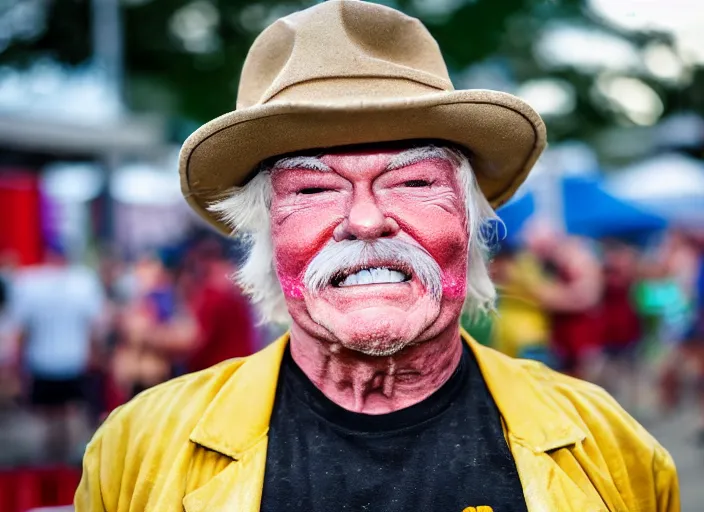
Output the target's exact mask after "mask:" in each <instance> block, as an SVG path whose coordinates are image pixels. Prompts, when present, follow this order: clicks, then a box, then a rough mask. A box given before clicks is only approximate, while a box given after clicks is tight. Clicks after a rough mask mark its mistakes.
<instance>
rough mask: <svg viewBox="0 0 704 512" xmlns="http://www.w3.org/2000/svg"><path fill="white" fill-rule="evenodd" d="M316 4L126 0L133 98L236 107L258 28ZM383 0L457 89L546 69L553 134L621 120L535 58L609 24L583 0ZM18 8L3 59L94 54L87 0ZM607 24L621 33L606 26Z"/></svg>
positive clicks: (200, 109) (578, 78) (649, 37)
mask: <svg viewBox="0 0 704 512" xmlns="http://www.w3.org/2000/svg"><path fill="white" fill-rule="evenodd" d="M3 1H4V2H5V4H4V7H3ZM94 1H95V2H100V1H105V0H94ZM116 1H117V0H116ZM312 3H313V2H311V1H306V0H291V1H283V2H282V1H277V0H260V1H258V2H256V3H254V2H250V1H243V0H122V4H121V6H120V8H121V13H122V26H123V33H124V41H123V45H124V69H125V82H124V92H125V98H126V100H127V102H128V105H129V106H130V107H131V108H132V109H134V110H135V111H141V112H144V111H147V112H149V111H159V112H165V113H167V114H168V115H170V116H171V117H174V118H179V119H188V120H190V121H192V122H194V123H200V122H203V121H206V120H209V119H211V118H213V117H216V116H218V115H220V114H222V113H224V112H227V111H229V110H232V109H233V108H234V104H235V98H236V92H237V84H238V78H239V73H240V70H241V67H242V63H243V61H244V58H245V56H246V53H247V50H248V48H249V46H250V45H251V43H252V41H253V40H254V38H255V37H256V35H257V34H258V33H259V32H260V31H261V30H262V28H264V27H265V26H266V25H267V24H268V23H269V22H270V21H273V20H274V19H276V18H277V17H279V16H282V15H285V14H287V13H289V12H292V11H295V10H298V9H300V8H303V7H306V6H308V5H311V4H312ZM384 3H387V4H392V5H393V6H395V7H398V8H401V9H402V10H404V11H405V12H408V13H409V14H412V15H415V16H418V17H419V18H421V19H422V20H423V21H424V22H425V24H426V25H427V26H428V28H429V30H430V31H431V32H432V34H433V35H434V36H435V37H436V38H437V40H438V42H439V44H440V47H441V49H442V51H443V54H444V56H445V58H446V61H447V63H448V66H449V68H450V70H451V73H452V74H453V76H454V77H455V79H456V82H458V86H459V87H464V86H467V85H468V86H473V85H474V84H473V83H472V82H471V81H469V82H468V83H465V82H467V80H466V79H465V78H463V77H465V73H466V70H467V69H468V68H471V66H473V65H475V64H477V63H487V62H490V63H493V65H496V66H498V68H500V69H501V72H502V73H503V74H504V75H505V76H506V79H507V80H508V81H509V82H510V83H513V84H520V83H522V82H524V81H526V80H530V79H534V78H543V77H548V76H549V77H554V78H559V79H561V80H564V81H566V82H567V83H569V84H571V86H572V88H573V89H574V91H575V97H576V108H575V109H574V111H573V112H571V113H570V114H569V115H565V116H561V117H556V118H553V119H548V124H549V127H550V133H551V137H552V138H553V139H560V138H566V137H575V136H580V137H585V136H589V135H590V134H593V133H595V132H598V131H600V130H603V129H604V128H607V127H610V126H615V125H618V124H619V123H622V122H624V120H623V118H622V116H619V114H618V112H613V111H611V110H610V109H608V108H604V106H603V105H601V104H600V102H599V101H596V100H595V99H594V95H593V87H594V81H595V78H596V74H597V73H596V71H594V70H579V69H574V68H570V67H564V68H556V69H555V68H550V69H548V68H546V66H545V64H544V63H541V62H540V61H539V59H537V58H536V56H535V51H534V42H535V41H536V40H537V39H538V37H539V36H540V34H541V33H542V31H543V30H544V29H545V28H546V27H547V26H549V24H554V23H555V22H558V21H561V22H572V23H576V24H579V25H581V26H586V27H597V26H599V27H601V28H602V29H604V26H603V24H601V23H600V22H599V21H598V20H596V19H594V18H593V17H592V16H590V15H589V14H588V12H587V10H586V9H585V7H584V5H583V0H500V1H497V0H399V1H397V2H393V1H392V0H388V1H386V2H384ZM21 6H24V8H25V9H29V10H31V9H34V10H35V11H36V12H35V14H36V16H35V18H36V19H35V20H34V23H35V27H34V29H33V30H25V31H24V33H21V31H20V32H17V31H15V32H13V31H10V32H11V33H10V36H9V37H6V38H5V40H4V41H3V40H2V39H0V65H2V64H5V65H8V64H9V65H13V66H23V65H27V64H28V63H31V62H33V61H35V60H36V59H40V58H51V59H54V60H58V61H60V62H63V63H66V64H69V65H79V64H81V63H83V62H85V61H87V60H88V59H89V58H90V57H91V54H92V48H91V47H92V35H91V2H90V0H48V1H46V2H41V1H40V0H0V33H1V32H2V31H3V30H2V23H3V22H4V23H5V25H8V23H12V20H10V21H8V19H7V18H8V16H16V10H17V8H18V7H21ZM13 13H14V14H13ZM3 18H5V20H3ZM25 23H26V20H25ZM605 30H607V31H611V32H616V31H615V29H612V28H609V27H605ZM620 35H621V36H623V35H624V34H620ZM627 37H628V38H629V39H630V40H631V41H632V42H633V43H634V44H635V45H636V47H643V46H644V45H645V44H647V43H649V42H652V41H653V40H654V39H656V40H662V41H664V43H666V44H669V41H668V40H667V38H666V37H664V36H662V35H658V34H645V35H633V34H628V35H627ZM3 42H4V43H5V47H4V49H3V46H2V43H3ZM480 73H481V71H480ZM701 75H702V73H694V78H695V83H696V82H697V81H699V82H701V80H702V77H701ZM645 81H646V82H647V83H649V84H650V85H651V86H652V87H653V88H654V89H655V90H656V91H657V92H658V94H659V96H660V97H661V99H662V100H663V102H664V105H665V111H666V113H667V112H668V111H671V110H676V109H683V108H697V107H702V106H704V98H702V94H701V92H697V90H702V88H697V87H688V88H687V89H686V90H682V88H677V87H672V86H665V85H663V84H661V83H659V82H657V81H656V80H653V79H651V78H648V77H646V78H645Z"/></svg>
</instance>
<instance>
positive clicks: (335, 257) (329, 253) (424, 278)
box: [303, 238, 442, 300]
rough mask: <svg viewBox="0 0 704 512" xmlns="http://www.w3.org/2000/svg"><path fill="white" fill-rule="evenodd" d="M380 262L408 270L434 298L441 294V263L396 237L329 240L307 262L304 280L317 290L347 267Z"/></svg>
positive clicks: (342, 272)
mask: <svg viewBox="0 0 704 512" xmlns="http://www.w3.org/2000/svg"><path fill="white" fill-rule="evenodd" d="M380 261H381V262H384V263H386V264H397V265H399V267H400V268H408V269H410V270H411V271H412V272H413V274H414V275H415V276H417V277H418V279H419V280H420V282H421V283H422V284H423V286H424V287H425V289H426V290H427V291H428V293H430V294H431V296H432V297H433V298H435V299H437V300H439V299H440V297H441V296H442V272H441V270H440V265H438V263H437V262H436V261H435V260H434V259H433V257H432V256H431V255H430V254H428V252H427V251H425V250H424V249H422V248H421V247H419V246H417V245H413V244H411V243H408V242H404V241H403V240H399V239H395V238H379V239H376V240H374V241H372V242H369V241H364V240H342V241H340V242H330V243H329V244H327V245H326V246H325V247H323V248H322V250H321V251H320V252H319V253H318V254H316V255H315V257H314V258H313V259H312V260H311V262H310V263H309V264H308V268H307V269H306V272H305V275H304V276H303V283H304V285H305V287H306V288H307V289H308V290H310V291H311V292H313V293H317V292H320V291H321V290H323V288H325V287H326V286H328V285H329V284H330V282H331V281H332V280H333V279H334V278H336V277H338V276H340V275H341V274H344V273H345V272H346V271H348V270H349V269H353V268H359V267H366V266H371V265H378V263H379V262H380Z"/></svg>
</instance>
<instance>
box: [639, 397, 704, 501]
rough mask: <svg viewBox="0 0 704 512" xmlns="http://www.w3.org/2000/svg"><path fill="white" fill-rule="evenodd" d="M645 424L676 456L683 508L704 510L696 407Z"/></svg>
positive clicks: (703, 459)
mask: <svg viewBox="0 0 704 512" xmlns="http://www.w3.org/2000/svg"><path fill="white" fill-rule="evenodd" d="M644 424H645V427H646V428H647V429H648V430H649V431H650V433H651V434H653V435H654V436H655V438H656V439H657V440H658V441H660V443H662V445H663V446H664V447H665V448H667V450H668V451H669V452H670V455H672V458H673V459H674V460H675V465H676V466H677V474H678V476H679V480H680V493H681V498H682V512H704V448H702V447H698V446H697V443H696V433H697V426H698V425H701V419H700V418H699V413H698V411H697V410H696V408H695V407H693V406H691V405H690V406H689V407H687V408H683V409H680V410H678V411H676V412H674V413H673V414H669V415H665V416H662V417H660V418H657V419H653V420H650V421H648V422H645V423H644Z"/></svg>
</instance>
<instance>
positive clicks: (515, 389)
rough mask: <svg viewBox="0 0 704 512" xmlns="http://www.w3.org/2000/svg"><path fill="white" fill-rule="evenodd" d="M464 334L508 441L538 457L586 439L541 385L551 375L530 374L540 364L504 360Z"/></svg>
mask: <svg viewBox="0 0 704 512" xmlns="http://www.w3.org/2000/svg"><path fill="white" fill-rule="evenodd" d="M461 332H462V337H463V339H464V340H465V341H466V342H467V343H468V344H469V346H470V348H471V349H472V352H473V353H474V356H475V357H476V359H477V363H478V364H479V369H480V370H481V372H482V376H483V377H484V381H485V382H486V385H487V387H488V389H489V392H490V393H491V396H492V397H493V399H494V402H496V406H497V407H498V409H499V412H500V413H501V416H502V418H503V420H504V423H505V425H506V431H507V434H508V436H509V437H511V438H512V439H514V440H516V441H518V442H519V443H520V444H522V445H523V446H525V447H527V448H529V449H530V450H532V451H533V452H535V453H543V452H548V451H551V450H555V449H557V448H562V447H564V446H570V445H573V444H576V443H578V442H580V441H583V440H584V439H585V438H586V435H585V433H584V431H583V430H582V429H581V428H580V427H579V425H578V424H576V423H575V422H574V421H572V419H571V418H569V417H568V416H567V415H566V414H565V413H564V412H563V410H562V409H561V408H560V406H559V405H558V404H557V402H556V401H555V400H556V399H555V397H554V396H553V394H552V393H549V388H548V387H547V386H545V385H544V382H542V381H543V380H545V379H550V376H549V374H548V375H547V376H545V375H541V376H540V377H538V376H536V375H535V374H533V373H532V372H531V371H530V366H531V365H534V364H538V363H533V362H528V361H523V362H520V361H518V360H516V359H513V358H510V357H508V356H505V355H504V354H502V353H500V352H497V351H496V350H494V349H491V348H489V347H486V346H483V345H480V344H479V343H477V342H476V341H474V340H473V339H472V338H471V337H470V336H469V334H467V332H466V331H464V329H462V331H461Z"/></svg>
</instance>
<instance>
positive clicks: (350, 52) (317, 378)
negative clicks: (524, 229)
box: [76, 0, 679, 512]
mask: <svg viewBox="0 0 704 512" xmlns="http://www.w3.org/2000/svg"><path fill="white" fill-rule="evenodd" d="M544 145H545V129H544V126H543V123H542V122H541V120H540V118H539V116H538V115H537V114H536V113H535V112H533V111H532V110H531V109H530V108H529V107H528V106H527V105H526V104H524V103H523V102H521V101H520V100H519V99H517V98H514V97H512V96H510V95H507V94H503V93H499V92H493V91H471V90H470V91H454V89H453V88H452V84H451V82H450V81H449V78H448V75H447V70H446V68H445V65H444V63H443V60H442V57H441V55H440V53H439V50H438V47H437V44H436V43H435V41H434V40H433V39H432V38H431V36H430V35H429V34H428V32H427V31H426V30H425V28H424V27H423V26H422V25H421V24H420V23H419V22H418V21H417V20H415V19H412V18H409V17H407V16H404V15H403V14H401V13H400V12H397V11H395V10H393V9H390V8H387V7H383V6H379V5H374V4H370V3H365V2H360V1H349V0H342V1H340V0H337V1H330V2H326V3H324V4H320V5H317V6H315V7H312V8H310V9H307V10H305V11H302V12H299V13H296V14H293V15H291V16H288V17H286V18H283V19H281V20H279V21H277V22H276V23H274V24H273V25H272V26H270V27H269V28H268V29H266V30H265V31H264V32H263V33H262V35H261V36H260V37H259V38H258V39H257V40H256V42H255V43H254V45H253V47H252V49H251V50H250V52H249V56H248V58H247V61H246V63H245V66H244V69H243V72H242V79H241V83H240V91H239V98H238V105H237V110H235V111H234V112H231V113H229V114H226V115H224V116H222V117H220V118H218V119H216V120H214V121H212V122H211V123H208V124H207V125H205V126H204V127H202V128H201V129H200V130H198V131H197V132H196V133H195V134H193V136H192V137H191V138H190V139H189V140H188V141H187V142H186V144H185V146H184V148H183V152H182V159H181V172H182V184H183V189H184V192H185V195H186V197H187V199H188V200H189V202H190V203H191V205H192V206H193V207H194V208H195V209H196V210H197V211H198V212H199V213H200V214H201V215H203V216H204V217H205V218H206V219H208V220H209V221H210V222H211V223H213V224H214V225H215V226H216V227H218V228H219V229H220V230H222V231H224V232H234V233H244V232H247V233H249V234H250V236H251V241H252V245H251V254H250V256H249V260H248V261H247V263H246V264H245V265H244V266H243V268H242V269H241V272H240V273H239V276H238V277H239V282H240V284H241V285H242V286H243V287H244V289H245V291H247V292H249V294H250V295H251V297H252V300H253V302H254V303H255V304H256V305H257V306H259V308H260V310H261V312H262V315H263V317H264V318H265V319H266V320H280V319H284V320H286V321H289V322H290V325H291V329H290V334H287V335H285V336H284V337H283V338H281V339H280V340H278V341H276V342H275V343H273V344H272V345H270V346H269V347H267V348H266V349H264V350H263V351H261V352H259V353H257V354H255V355H253V356H251V357H247V358H243V359H236V360H230V361H226V362H224V363H221V364H219V365H217V366H215V367H212V368H210V369H208V370H205V371H202V372H199V373H196V374H192V375H188V376H185V377H182V378H180V379H176V380H174V381H171V382H168V383H166V384H164V385H161V386H158V387H156V388H154V389H151V390H149V391H147V392H144V393H143V394H142V395H140V396H139V397H138V398H136V399H135V400H133V401H132V402H130V403H129V404H127V405H125V406H124V407H123V408H122V409H120V410H119V411H117V412H115V413H114V414H113V415H112V416H111V417H110V418H109V419H108V420H107V422H106V423H105V425H104V426H103V427H102V428H101V430H100V431H99V432H98V434H97V435H96V437H95V439H94V440H93V442H92V443H91V444H90V446H89V447H88V450H87V453H86V456H85V462H84V476H83V480H82V483H81V486H80V488H79V490H78V493H77V496H76V507H77V511H78V512H87V511H103V510H105V511H111V512H113V511H120V512H123V511H124V512H127V511H131V512H138V511H153V512H157V511H159V512H161V511H176V510H185V511H187V512H205V511H211V512H219V511H223V512H224V511H238V512H254V511H258V510H260V511H266V512H281V511H284V510H285V511H301V512H302V511H306V512H329V511H333V510H335V511H337V510H340V511H343V510H348V511H380V512H396V511H398V512H401V511H404V512H406V511H409V510H421V511H424V512H425V511H442V512H452V511H456V512H462V511H464V512H469V511H483V512H489V511H492V510H493V511H496V512H499V511H530V512H538V511H560V512H562V511H607V510H609V511H641V512H646V511H647V512H650V511H672V512H674V511H676V510H678V509H679V503H678V491H677V480H676V475H675V469H674V466H673V463H672V461H671V459H670V457H669V455H668V454H667V452H666V451H665V450H664V449H663V448H662V447H661V446H660V445H659V444H658V443H657V442H656V441H655V440H654V439H653V438H652V437H650V436H649V435H648V434H647V433H646V432H645V430H644V429H643V428H642V427H640V426H639V425H638V424H637V423H636V422H635V421H634V420H633V419H632V418H630V417H629V416H628V415H627V414H626V413H625V412H624V411H623V410H622V409H621V408H620V407H619V406H618V405H617V404H616V403H615V402H614V401H613V400H612V399H611V398H610V397H609V396H608V395H607V394H606V393H605V392H603V391H602V390H601V389H599V388H597V387H595V386H593V385H590V384H587V383H585V382H580V381H578V380H574V379H571V378H568V377H565V376H562V375H559V374H557V373H554V372H552V371H550V370H548V369H547V368H545V367H544V366H541V365H540V364H538V363H530V362H525V361H518V360H513V359H509V358H507V357H505V356H502V355H500V354H498V353H496V352H494V351H492V350H490V349H488V348H484V347H482V346H479V345H478V344H476V343H475V342H473V341H472V340H471V339H470V338H469V337H468V336H467V335H466V334H465V333H463V332H461V331H460V329H459V326H458V319H459V317H460V314H461V311H462V309H463V307H468V308H470V309H472V310H474V311H478V310H482V309H487V308H491V307H492V305H493V301H494V296H495V292H494V288H493V286H492V283H491V280H490V279H489V276H488V272H487V266H486V260H485V253H486V246H485V240H484V238H483V230H482V226H483V224H484V223H485V222H486V221H487V220H488V219H490V218H491V217H492V216H493V209H492V207H496V206H498V205H500V204H501V203H503V202H505V201H506V200H507V199H508V198H509V197H510V195H511V194H512V193H513V191H514V190H515V189H516V187H518V185H519V184H520V183H521V182H522V180H523V179H524V178H525V176H526V174H527V173H528V171H529V170H530V168H531V166H532V165H533V163H534V162H535V160H536V159H537V157H538V155H539V153H540V152H541V150H542V149H543V147H544Z"/></svg>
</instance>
